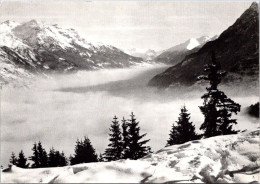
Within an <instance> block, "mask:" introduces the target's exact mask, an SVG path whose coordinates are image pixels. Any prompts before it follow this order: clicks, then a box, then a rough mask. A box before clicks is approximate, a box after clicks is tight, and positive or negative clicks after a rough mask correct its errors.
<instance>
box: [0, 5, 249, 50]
mask: <svg viewBox="0 0 260 184" xmlns="http://www.w3.org/2000/svg"><path fill="white" fill-rule="evenodd" d="M250 4H251V2H250V1H231V2H225V1H219V2H216V1H215V2H210V1H208V2H205V1H190V2H189V1H182V2H181V1H142V2H140V1H139V2H137V1H109V2H105V1H57V0H55V1H36V0H35V1H2V2H1V6H0V22H3V21H6V20H13V21H17V22H20V23H21V22H25V21H29V20H31V19H35V20H37V21H40V22H43V23H46V24H59V25H60V26H62V27H66V28H70V27H71V28H74V29H76V30H77V31H78V32H79V33H80V34H81V35H82V36H84V37H85V38H86V39H87V40H89V41H91V42H102V43H104V44H110V45H113V46H116V47H119V48H121V49H132V48H136V49H141V50H146V49H154V50H165V49H167V48H170V47H172V46H174V45H176V44H179V43H182V42H184V41H186V40H188V39H189V38H197V37H200V36H203V35H208V36H214V35H216V34H220V33H221V32H222V31H224V30H225V29H226V28H228V27H229V26H230V25H232V24H233V23H234V22H235V20H236V19H237V18H238V17H239V16H240V15H241V14H242V13H243V12H244V11H245V10H246V9H247V8H248V7H249V6H250Z"/></svg>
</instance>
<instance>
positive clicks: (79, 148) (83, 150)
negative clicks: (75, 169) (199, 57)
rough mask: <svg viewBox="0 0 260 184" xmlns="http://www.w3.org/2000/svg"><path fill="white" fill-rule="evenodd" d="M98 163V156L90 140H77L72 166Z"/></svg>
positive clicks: (71, 158)
mask: <svg viewBox="0 0 260 184" xmlns="http://www.w3.org/2000/svg"><path fill="white" fill-rule="evenodd" d="M97 161H98V158H97V154H96V151H95V149H94V148H93V146H92V145H91V142H90V140H89V139H88V138H87V137H84V140H83V141H79V140H78V139H77V141H76V145H75V153H74V156H71V157H70V163H71V165H74V164H79V163H89V162H97Z"/></svg>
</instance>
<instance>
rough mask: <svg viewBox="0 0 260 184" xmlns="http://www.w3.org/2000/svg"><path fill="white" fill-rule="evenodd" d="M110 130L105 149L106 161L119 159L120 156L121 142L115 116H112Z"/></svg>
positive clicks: (121, 150)
mask: <svg viewBox="0 0 260 184" xmlns="http://www.w3.org/2000/svg"><path fill="white" fill-rule="evenodd" d="M109 130H110V134H109V136H110V138H109V141H110V143H109V144H108V148H107V149H106V150H105V153H104V157H105V159H106V160H107V161H114V160H119V159H121V158H122V152H123V143H122V135H121V130H120V125H119V122H118V120H117V117H116V116H114V118H113V121H112V125H111V128H110V129H109Z"/></svg>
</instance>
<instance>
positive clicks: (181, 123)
mask: <svg viewBox="0 0 260 184" xmlns="http://www.w3.org/2000/svg"><path fill="white" fill-rule="evenodd" d="M176 123H177V125H176V126H175V125H172V130H171V132H170V138H169V140H168V141H167V146H170V145H174V144H183V143H185V142H188V141H191V140H196V139H198V135H197V134H196V133H195V126H194V125H193V124H192V122H190V114H189V113H188V111H187V109H186V107H185V106H183V107H182V108H181V113H180V116H179V118H178V121H176Z"/></svg>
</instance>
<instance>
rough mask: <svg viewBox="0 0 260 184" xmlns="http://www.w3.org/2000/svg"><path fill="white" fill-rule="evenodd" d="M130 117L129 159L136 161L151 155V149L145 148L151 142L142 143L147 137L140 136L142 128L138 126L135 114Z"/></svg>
mask: <svg viewBox="0 0 260 184" xmlns="http://www.w3.org/2000/svg"><path fill="white" fill-rule="evenodd" d="M130 117H131V118H130V120H129V125H128V126H129V130H128V135H129V140H128V141H129V152H128V154H127V158H130V159H134V160H136V159H139V158H142V157H143V156H145V155H147V154H148V153H150V152H151V148H150V147H149V146H145V144H146V143H147V142H149V140H143V141H141V139H142V138H143V137H145V136H146V134H143V135H140V127H139V126H138V124H139V122H137V121H136V118H135V115H134V114H133V112H132V113H131V115H130Z"/></svg>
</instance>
